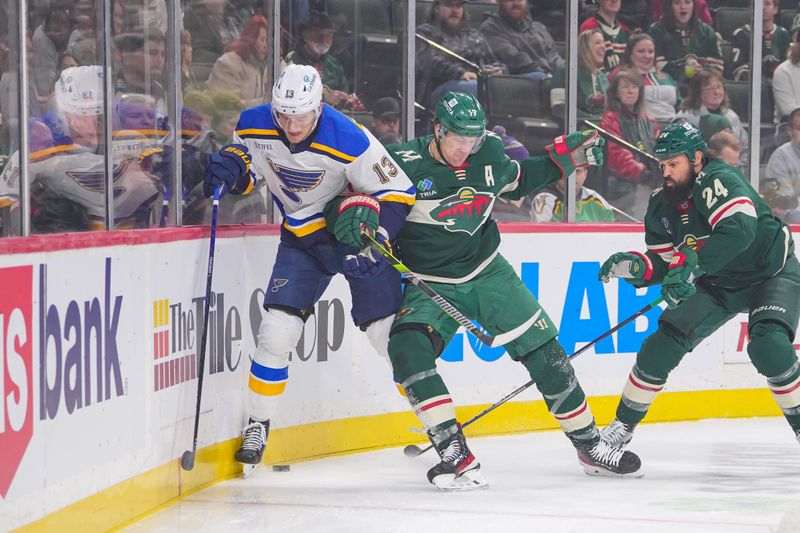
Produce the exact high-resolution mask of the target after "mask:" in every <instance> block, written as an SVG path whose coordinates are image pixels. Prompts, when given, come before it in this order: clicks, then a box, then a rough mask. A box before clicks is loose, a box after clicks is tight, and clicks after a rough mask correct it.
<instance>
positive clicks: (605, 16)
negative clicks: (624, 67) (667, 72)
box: [578, 0, 631, 72]
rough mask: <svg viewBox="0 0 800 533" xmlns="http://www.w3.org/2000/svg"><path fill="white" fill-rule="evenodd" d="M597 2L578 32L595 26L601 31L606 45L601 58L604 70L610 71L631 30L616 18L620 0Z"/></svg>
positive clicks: (614, 65) (623, 48)
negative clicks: (595, 11) (594, 11)
mask: <svg viewBox="0 0 800 533" xmlns="http://www.w3.org/2000/svg"><path fill="white" fill-rule="evenodd" d="M595 1H597V4H598V9H597V13H595V14H594V15H592V16H591V17H589V18H588V19H586V20H584V21H583V24H581V26H580V28H579V30H578V31H579V32H583V31H586V30H593V29H595V28H597V29H599V30H600V31H601V32H603V39H604V40H605V45H606V55H605V59H604V60H603V65H604V66H605V69H606V72H611V71H612V70H614V69H615V68H617V66H618V65H619V62H620V59H621V58H622V54H623V53H624V52H625V45H626V44H627V42H628V38H629V37H630V35H631V30H630V28H628V26H626V25H625V24H624V23H622V22H620V21H619V19H618V18H617V14H618V13H619V8H620V6H621V5H622V0H595Z"/></svg>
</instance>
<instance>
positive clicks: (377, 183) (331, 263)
mask: <svg viewBox="0 0 800 533" xmlns="http://www.w3.org/2000/svg"><path fill="white" fill-rule="evenodd" d="M233 140H234V142H235V144H231V145H227V146H224V147H222V148H221V149H220V150H219V151H218V152H216V153H214V154H212V156H211V158H210V160H209V165H208V170H207V172H206V177H205V186H206V196H209V195H210V194H211V192H212V191H213V189H214V188H215V187H217V186H224V187H225V188H226V189H227V190H228V191H229V192H231V193H233V194H248V193H249V192H251V191H252V190H253V188H254V186H255V184H256V180H257V178H261V179H264V180H266V181H267V184H268V186H269V189H270V191H272V197H273V200H274V201H275V203H276V205H277V206H278V208H279V209H280V211H281V214H282V215H283V224H282V225H281V241H280V245H279V247H278V256H277V258H276V260H275V264H274V266H273V270H272V276H271V278H270V280H269V283H268V285H267V287H266V289H265V291H264V292H265V296H264V308H265V309H266V311H267V312H266V313H265V314H264V316H263V318H262V320H261V326H260V329H259V333H258V346H257V348H256V351H255V354H254V356H253V362H252V365H251V367H250V380H249V389H248V392H247V396H248V406H247V411H248V412H249V416H250V420H249V422H248V424H247V425H246V427H245V428H244V430H243V432H242V445H241V448H240V449H239V451H238V452H237V453H236V460H237V461H239V462H241V463H244V464H246V465H254V464H258V463H259V462H260V461H261V458H262V455H263V453H264V449H265V446H266V440H267V435H268V431H269V419H270V417H271V416H272V415H274V414H275V412H276V409H277V400H278V397H279V395H280V394H281V393H282V392H283V390H284V388H285V387H286V382H287V380H288V378H289V352H290V351H291V350H293V349H294V348H295V346H296V345H297V342H298V340H299V339H300V335H301V334H302V331H303V323H304V322H305V321H306V320H307V319H308V317H309V316H310V315H311V313H312V312H313V310H314V304H315V303H316V301H317V300H318V299H319V298H320V296H322V293H323V291H324V290H325V288H326V287H327V286H328V283H329V282H330V280H331V278H332V277H333V276H334V275H335V274H337V273H343V274H344V275H345V278H346V279H347V281H348V283H349V284H350V291H351V294H352V300H353V308H352V317H353V321H354V322H355V324H356V325H357V326H358V327H359V328H361V329H362V330H363V331H365V332H366V334H367V337H368V338H369V340H370V342H371V343H372V345H373V346H374V347H375V349H376V350H377V351H378V353H379V354H381V355H383V356H384V357H387V358H388V354H387V353H386V343H387V339H388V333H389V328H390V327H391V323H392V320H393V318H394V313H395V311H396V310H397V309H398V307H399V305H400V298H401V294H400V289H401V285H400V276H399V274H398V273H397V272H396V271H395V270H394V269H392V268H386V267H387V266H388V263H386V261H385V260H384V259H383V258H382V257H380V256H379V255H378V254H377V253H375V252H373V251H371V250H370V249H369V248H366V247H364V245H363V244H362V243H361V232H362V231H364V230H366V231H368V232H369V234H370V235H372V236H373V237H374V238H376V239H379V240H380V241H381V242H384V243H386V244H387V245H388V242H389V241H390V240H391V239H393V238H394V236H395V235H396V234H397V231H398V230H399V229H400V227H401V225H402V224H403V222H404V220H405V218H406V216H407V215H408V212H409V210H410V208H411V205H413V203H414V187H413V185H412V184H411V182H410V181H409V179H408V178H407V177H406V175H405V173H404V172H403V171H402V170H401V169H400V168H398V167H397V166H396V165H395V163H394V161H393V160H392V158H391V157H390V156H389V154H388V153H387V152H386V150H385V149H384V148H383V146H382V145H381V144H380V143H379V142H378V141H377V140H376V139H375V138H374V137H373V136H372V134H371V133H369V131H367V130H366V129H365V128H363V127H361V126H360V125H358V124H356V123H355V122H353V121H352V120H350V119H349V118H347V117H346V116H344V115H342V114H341V113H339V112H338V111H336V110H334V109H333V108H332V107H330V106H328V105H327V104H322V80H321V79H320V76H319V73H317V71H316V70H315V69H314V67H311V66H306V65H289V66H288V67H286V69H284V70H283V71H282V72H281V73H280V75H279V76H278V79H277V81H276V82H275V85H274V87H273V90H272V102H271V103H269V104H265V105H261V106H257V107H254V108H251V109H248V110H246V111H244V112H243V113H242V115H241V117H240V119H239V124H238V125H237V128H236V133H235V134H234V138H233ZM349 189H353V190H357V191H359V193H357V194H355V193H354V194H350V195H348V196H346V197H345V198H344V200H342V201H341V202H338V201H337V202H335V203H332V200H334V199H336V200H340V199H341V196H342V195H344V194H345V193H346V192H347V191H348V190H349ZM333 207H336V208H337V210H338V220H337V222H336V225H335V227H326V221H325V215H324V212H325V210H326V209H331V208H333Z"/></svg>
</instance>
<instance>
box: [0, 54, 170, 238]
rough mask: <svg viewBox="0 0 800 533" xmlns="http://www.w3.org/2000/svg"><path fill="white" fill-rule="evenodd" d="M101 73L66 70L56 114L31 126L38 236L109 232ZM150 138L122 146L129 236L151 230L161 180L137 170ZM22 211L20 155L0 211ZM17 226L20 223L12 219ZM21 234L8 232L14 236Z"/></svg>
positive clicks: (121, 194)
mask: <svg viewBox="0 0 800 533" xmlns="http://www.w3.org/2000/svg"><path fill="white" fill-rule="evenodd" d="M103 87H104V84H103V70H102V67H100V66H97V65H93V66H81V67H71V68H68V69H65V70H64V71H63V72H62V73H61V77H60V78H59V80H58V81H57V82H56V85H55V91H54V94H55V104H56V112H55V113H51V114H49V115H45V116H43V117H39V118H38V119H33V120H32V121H31V128H30V133H31V134H30V136H29V137H30V164H29V165H28V172H29V175H30V190H31V208H32V209H31V223H32V227H33V229H34V231H35V232H63V231H81V230H89V229H103V228H105V212H106V210H105V202H106V193H105V190H106V183H107V179H106V172H105V154H104V153H103V152H104V150H103V146H102V131H103V130H102V121H101V120H102V118H103ZM145 140H146V139H145V138H144V137H143V136H142V137H141V138H140V139H132V138H128V139H126V140H125V141H124V142H122V141H120V142H115V143H114V145H113V154H114V177H113V182H114V193H115V194H114V222H113V224H111V226H112V227H115V228H118V229H127V228H133V227H143V226H147V225H149V223H150V218H151V213H150V210H151V208H152V207H153V205H154V204H155V202H156V200H157V199H158V196H159V190H158V188H157V180H156V178H155V176H153V175H152V174H150V173H148V172H145V171H144V170H142V168H141V166H140V165H139V163H138V159H139V155H140V153H141V150H142V148H144V146H145V144H144V142H145ZM18 206H19V152H17V153H15V154H14V155H13V156H12V157H11V161H10V162H9V164H8V165H6V168H5V169H4V170H3V174H2V176H0V207H4V208H5V209H9V210H16V209H17V208H18ZM6 218H7V219H9V220H18V219H19V217H17V216H14V217H6ZM16 230H17V228H13V227H12V228H4V230H3V233H4V234H14V233H16V232H17V231H16Z"/></svg>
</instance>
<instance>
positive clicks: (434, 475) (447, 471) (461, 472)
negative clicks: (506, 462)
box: [428, 427, 489, 492]
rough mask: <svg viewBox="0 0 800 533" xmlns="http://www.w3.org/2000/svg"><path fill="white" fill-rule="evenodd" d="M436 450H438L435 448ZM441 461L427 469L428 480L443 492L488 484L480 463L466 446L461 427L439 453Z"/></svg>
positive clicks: (473, 488) (470, 488) (481, 486)
mask: <svg viewBox="0 0 800 533" xmlns="http://www.w3.org/2000/svg"><path fill="white" fill-rule="evenodd" d="M437 451H438V450H437ZM440 457H441V459H442V460H441V462H440V463H439V464H437V465H436V466H434V467H433V468H431V469H430V470H428V481H430V482H431V483H433V484H434V485H435V486H436V487H437V488H438V489H439V490H441V491H443V492H458V491H468V490H476V489H484V488H487V487H488V486H489V483H487V481H486V479H484V477H483V475H482V474H481V471H480V469H481V465H480V463H479V462H478V460H477V459H475V456H474V455H472V452H471V451H469V447H468V446H467V439H466V438H465V437H464V433H463V432H462V431H461V428H460V427H459V428H458V431H457V432H456V433H455V434H454V435H453V436H452V437H451V439H450V442H449V443H448V444H447V448H445V449H444V450H443V451H442V452H441V453H440Z"/></svg>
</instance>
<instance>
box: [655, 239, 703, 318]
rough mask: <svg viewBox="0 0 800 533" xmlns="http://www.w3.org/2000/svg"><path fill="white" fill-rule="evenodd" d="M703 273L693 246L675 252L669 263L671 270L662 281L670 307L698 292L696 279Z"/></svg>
mask: <svg viewBox="0 0 800 533" xmlns="http://www.w3.org/2000/svg"><path fill="white" fill-rule="evenodd" d="M701 275H702V270H701V269H700V268H699V267H698V266H697V254H696V253H695V251H694V250H692V249H691V248H684V249H683V250H682V251H680V252H675V255H673V256H672V261H670V263H669V270H668V271H667V275H666V276H664V280H663V281H662V282H661V296H663V297H664V301H665V302H667V306H668V307H669V308H670V309H675V308H676V307H678V306H679V305H680V304H681V302H683V301H684V300H686V299H687V298H689V297H690V296H692V295H693V294H694V293H695V292H697V287H695V284H694V282H695V280H696V279H697V278H698V277H700V276H701Z"/></svg>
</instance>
